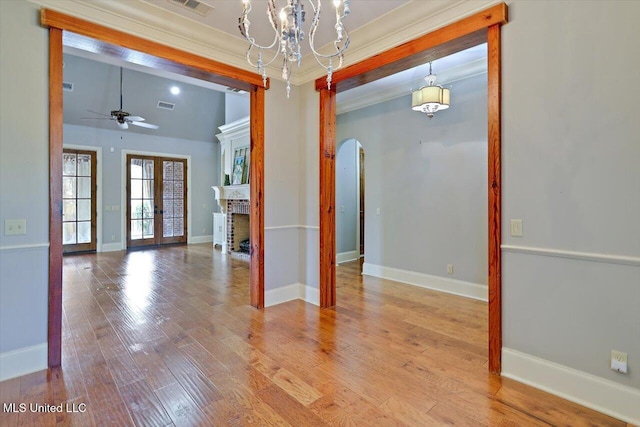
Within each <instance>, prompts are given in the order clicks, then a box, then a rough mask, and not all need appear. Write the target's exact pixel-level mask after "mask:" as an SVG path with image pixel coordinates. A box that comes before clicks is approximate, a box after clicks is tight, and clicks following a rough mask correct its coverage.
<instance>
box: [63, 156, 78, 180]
mask: <svg viewBox="0 0 640 427" xmlns="http://www.w3.org/2000/svg"><path fill="white" fill-rule="evenodd" d="M75 174H76V154H75V153H64V154H63V155H62V175H74V176H75Z"/></svg>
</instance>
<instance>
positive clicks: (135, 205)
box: [131, 200, 142, 219]
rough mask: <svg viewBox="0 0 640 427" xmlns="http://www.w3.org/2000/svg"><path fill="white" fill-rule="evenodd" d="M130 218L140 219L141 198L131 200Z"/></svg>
mask: <svg viewBox="0 0 640 427" xmlns="http://www.w3.org/2000/svg"><path fill="white" fill-rule="evenodd" d="M131 219H142V200H132V201H131Z"/></svg>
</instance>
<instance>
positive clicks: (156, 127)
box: [129, 122, 160, 129]
mask: <svg viewBox="0 0 640 427" xmlns="http://www.w3.org/2000/svg"><path fill="white" fill-rule="evenodd" d="M129 123H131V124H132V125H134V126H140V127H141V128H147V129H159V128H160V127H159V126H156V125H152V124H151V123H142V122H129Z"/></svg>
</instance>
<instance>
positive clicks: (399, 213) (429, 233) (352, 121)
mask: <svg viewBox="0 0 640 427" xmlns="http://www.w3.org/2000/svg"><path fill="white" fill-rule="evenodd" d="M486 79H487V77H486V74H482V75H479V76H475V77H471V78H468V79H465V80H461V81H458V82H455V84H454V85H453V89H452V101H451V102H452V106H451V108H450V109H448V110H446V111H442V112H439V113H436V115H435V117H434V118H433V119H428V118H427V117H426V116H425V115H423V114H420V113H416V112H414V111H412V110H411V107H410V106H411V96H404V97H401V98H396V99H394V100H391V101H388V102H384V103H382V104H377V105H373V106H371V107H367V108H363V109H360V110H356V111H352V112H348V113H344V114H341V115H340V116H338V129H337V135H338V136H337V140H338V141H343V140H346V139H348V138H356V139H357V140H358V141H359V142H360V143H361V144H362V146H363V147H364V151H365V183H366V184H365V185H366V189H365V262H367V263H370V264H376V265H381V266H385V267H392V268H397V269H401V270H408V271H413V272H418V273H424V274H430V275H435V276H447V277H450V278H454V279H458V280H464V281H467V282H473V283H478V284H484V285H486V284H487V183H486V182H487V179H486V177H487V113H486V105H487V84H486ZM377 208H380V215H378V214H377V213H376V209H377ZM339 215H342V214H339ZM447 264H453V266H454V274H453V275H448V274H447Z"/></svg>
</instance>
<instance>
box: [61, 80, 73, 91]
mask: <svg viewBox="0 0 640 427" xmlns="http://www.w3.org/2000/svg"><path fill="white" fill-rule="evenodd" d="M62 90H63V91H65V92H73V83H69V82H62Z"/></svg>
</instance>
